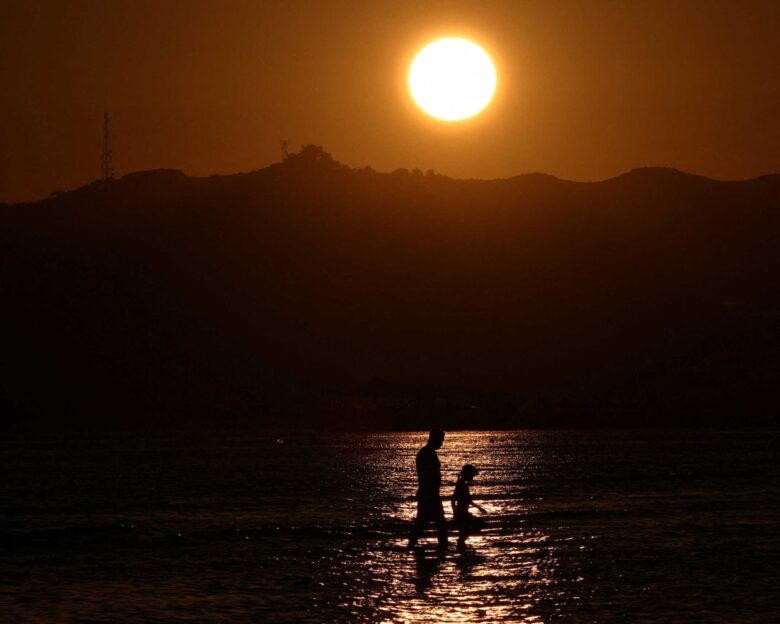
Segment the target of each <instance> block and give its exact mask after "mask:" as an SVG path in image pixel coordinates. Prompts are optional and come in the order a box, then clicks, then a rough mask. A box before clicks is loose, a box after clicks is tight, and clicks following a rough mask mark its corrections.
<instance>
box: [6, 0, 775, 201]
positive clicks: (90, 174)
mask: <svg viewBox="0 0 780 624" xmlns="http://www.w3.org/2000/svg"><path fill="white" fill-rule="evenodd" d="M778 32H780V2H777V1H776V0H766V1H753V2H749V1H745V2H738V1H728V2H727V1H723V0H707V1H698V0H696V1H694V0H674V1H667V0H652V1H647V2H641V1H639V0H635V1H631V2H624V1H620V0H610V1H606V0H589V1H579V0H577V1H574V0H572V1H567V2H563V1H550V0H544V1H529V2H521V1H519V0H517V1H508V2H489V1H480V2H396V1H393V2H390V1H387V2H372V1H368V0H361V1H355V2H344V1H337V0H332V1H327V2H295V1H290V0H286V1H279V2H261V1H259V0H209V1H207V0H127V1H124V0H111V1H104V0H74V1H69V2H66V1H64V0H60V1H56V2H55V1H41V0H10V1H6V2H4V4H3V16H2V19H0V84H2V85H3V89H1V90H0V111H2V115H0V137H2V141H0V201H17V200H24V199H33V198H38V197H43V196H46V195H48V194H49V193H50V192H51V191H53V190H55V189H69V188H73V187H76V186H79V185H81V184H84V183H86V182H89V181H90V180H92V179H94V178H95V177H97V175H98V173H99V167H100V140H101V115H102V111H103V109H104V108H108V109H109V110H110V111H111V113H112V114H113V117H114V121H113V146H114V163H115V167H116V169H117V173H118V174H119V175H121V174H124V173H127V172H129V171H134V170H138V169H150V168H158V167H175V168H180V169H183V170H184V171H185V172H187V173H189V174H193V175H206V174H211V173H230V172H237V171H247V170H251V169H257V168H260V167H264V166H266V165H268V164H270V163H271V162H274V161H276V160H279V157H280V152H279V139H282V138H286V139H289V140H290V142H291V147H293V148H297V147H298V146H299V145H301V144H305V143H316V144H320V145H323V146H325V148H326V149H327V150H329V151H330V152H331V153H332V154H333V155H334V156H335V157H336V158H337V159H339V160H341V161H342V162H345V163H347V164H349V165H352V166H363V165H367V164H370V165H372V166H373V167H374V168H376V169H378V170H392V169H395V168H397V167H409V168H411V167H420V168H422V169H429V168H433V169H435V170H437V171H440V172H442V173H445V174H448V175H452V176H456V177H505V176H510V175H514V174H518V173H525V172H529V171H542V172H545V173H551V174H553V175H557V176H559V177H563V178H569V179H577V180H595V179H603V178H606V177H610V176H613V175H616V174H618V173H621V172H624V171H626V170H628V169H631V168H634V167H638V166H643V165H666V166H672V167H677V168H680V169H684V170H687V171H691V172H694V173H699V174H703V175H707V176H711V177H717V178H745V177H752V176H757V175H761V174H764V173H771V172H777V171H780V80H779V77H780V36H779V35H778ZM446 35H458V36H465V37H469V38H472V39H473V40H474V41H476V42H478V43H479V44H480V45H482V46H483V47H484V48H485V49H486V50H487V51H488V52H489V53H490V54H491V55H492V56H493V58H494V60H495V62H496V65H497V70H498V73H499V88H498V90H497V93H496V97H495V99H494V101H493V103H492V104H491V106H489V107H488V109H486V111H485V112H484V113H482V114H481V115H480V116H478V117H477V118H474V119H472V120H469V121H466V122H461V123H459V124H455V125H453V124H444V123H442V122H437V121H435V120H433V119H431V118H429V117H426V116H425V115H424V114H423V113H421V112H420V111H419V110H417V109H416V108H415V107H414V105H413V104H412V102H411V100H410V98H409V96H408V93H407V92H406V87H405V79H406V70H407V67H408V64H409V62H410V61H411V58H412V57H413V55H414V53H415V52H416V50H417V49H419V48H420V47H421V46H422V45H424V44H425V43H427V42H428V41H430V40H432V39H434V38H436V37H439V36H446Z"/></svg>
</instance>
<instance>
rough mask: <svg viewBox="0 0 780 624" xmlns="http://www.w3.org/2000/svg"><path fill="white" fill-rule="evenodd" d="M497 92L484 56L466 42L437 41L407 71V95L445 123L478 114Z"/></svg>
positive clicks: (484, 54)
mask: <svg viewBox="0 0 780 624" xmlns="http://www.w3.org/2000/svg"><path fill="white" fill-rule="evenodd" d="M495 90H496V70H495V68H494V67H493V62H492V61H491V60H490V57H489V56H488V55H487V53H486V52H485V51H484V50H483V49H482V48H480V47H479V46H478V45H476V44H475V43H472V42H471V41H468V40H467V39H458V38H448V39H439V40H438V41H434V42H433V43H430V44H428V45H427V46H425V47H424V48H423V49H422V50H420V52H418V54H417V56H416V57H415V58H414V61H412V65H411V67H410V68H409V91H410V92H411V94H412V98H413V99H414V101H415V102H416V103H417V105H418V106H419V107H420V108H421V109H422V110H423V111H425V112H426V113H428V114H429V115H431V116H432V117H436V118H437V119H443V120H445V121H458V120H460V119H467V118H469V117H473V116H474V115H476V114H477V113H479V112H480V111H481V110H482V109H483V108H485V106H487V104H488V102H490V100H491V98H492V97H493V92H494V91H495Z"/></svg>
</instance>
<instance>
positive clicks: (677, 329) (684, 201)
mask: <svg viewBox="0 0 780 624" xmlns="http://www.w3.org/2000/svg"><path fill="white" fill-rule="evenodd" d="M779 197H780V175H774V176H765V177H762V178H757V179H754V180H747V181H741V182H719V181H714V180H709V179H707V178H702V177H698V176H693V175H690V174H686V173H682V172H680V171H676V170H673V169H638V170H635V171H632V172H629V173H626V174H624V175H621V176H618V177H616V178H613V179H610V180H607V181H604V182H598V183H579V182H569V181H565V180H558V179H556V178H553V177H550V176H544V175H526V176H517V177H515V178H512V179H508V180H495V181H484V180H453V179H450V178H447V177H444V176H440V175H438V174H435V173H434V172H429V173H423V172H422V171H419V170H418V171H409V170H398V171H395V172H393V173H377V172H375V171H373V170H372V169H353V168H349V167H346V166H344V165H342V164H341V163H339V162H338V161H336V160H335V159H333V158H332V157H331V156H330V155H329V154H328V153H327V152H326V151H324V150H323V149H322V148H319V147H316V146H309V147H307V148H306V149H304V150H302V151H301V152H299V153H296V154H292V155H291V156H290V157H289V158H288V159H287V160H286V161H285V162H283V163H277V164H275V165H272V166H271V167H268V168H266V169H262V170H259V171H256V172H253V173H250V174H241V175H232V176H213V177H204V178H192V177H188V176H186V175H184V174H183V173H181V172H179V171H175V170H167V171H166V170H161V171H148V172H138V173H134V174H131V175H127V176H124V177H123V178H121V179H118V180H114V181H108V182H95V183H93V184H91V185H88V186H86V187H84V188H82V189H79V190H77V191H74V192H71V193H65V194H62V195H60V196H58V197H55V198H51V199H48V200H45V201H42V202H39V203H37V204H26V205H20V206H4V207H2V218H3V219H2V220H3V228H2V230H1V231H0V253H1V256H0V261H1V262H0V283H2V285H3V292H4V294H5V295H6V303H5V305H4V307H3V319H4V326H5V327H9V328H13V331H11V332H8V336H7V339H6V343H5V349H6V358H5V359H4V364H3V369H2V373H3V375H2V382H1V383H2V385H0V402H2V403H4V404H5V406H6V409H5V412H6V413H8V414H18V415H19V416H20V417H21V418H22V420H29V419H30V417H31V415H33V416H36V417H38V416H40V417H45V418H49V417H53V418H54V419H55V420H58V421H60V422H63V421H64V422H69V420H68V419H70V418H75V419H78V420H90V419H93V418H94V419H97V421H98V422H102V421H103V420H104V419H105V418H106V414H110V415H111V416H110V418H111V419H114V420H115V421H117V422H122V423H126V424H148V423H156V424H161V423H162V424H164V423H165V422H167V421H170V422H174V421H175V422H178V423H179V424H184V423H189V424H196V423H197V422H201V421H203V420H204V419H205V421H207V422H209V423H212V424H215V423H216V424H226V425H231V424H232V423H235V422H238V421H241V422H243V423H245V424H256V425H262V424H269V423H273V422H275V423H281V422H285V423H287V424H288V425H289V424H293V423H297V424H307V425H316V426H328V427H335V428H343V427H375V428H419V427H429V426H431V425H432V424H443V425H445V426H448V427H453V426H466V427H485V426H498V425H501V426H510V427H524V426H560V425H575V424H582V425H595V424H617V425H639V424H642V425H654V424H662V423H666V424H668V423H669V422H678V423H679V422H686V423H688V424H707V423H710V424H711V423H713V422H724V421H726V422H731V419H733V418H735V414H738V416H737V417H738V418H739V420H740V423H742V424H747V423H748V422H769V420H770V419H771V418H773V414H774V411H773V407H772V406H773V405H774V401H775V389H776V387H777V383H778V379H777V374H778V371H780V362H778V354H780V345H778V343H777V340H778V335H777V331H776V329H777V326H778V324H779V323H780V319H779V318H778V316H777V315H778V312H777V311H778V300H777V289H776V288H775V283H776V279H777V276H776V272H775V267H776V266H777V263H778V254H779V253H780V251H779V250H778V247H777V244H776V233H777V231H778V218H779V217H780V215H778V212H777V210H776V207H777V204H778V198H779ZM40 387H45V388H47V391H46V392H44V393H41V392H38V391H37V389H38V388H40ZM291 412H292V415H291ZM166 419H168V420H167V421H166ZM436 419H439V420H438V422H437V420H436ZM432 420H433V422H432Z"/></svg>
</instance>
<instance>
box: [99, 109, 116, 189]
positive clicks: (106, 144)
mask: <svg viewBox="0 0 780 624" xmlns="http://www.w3.org/2000/svg"><path fill="white" fill-rule="evenodd" d="M110 119H111V118H110V117H109V116H108V112H105V113H103V156H102V158H101V163H100V174H101V178H102V179H103V180H113V179H114V165H113V163H112V162H111V157H112V156H113V152H112V150H111V142H110V140H109V134H108V122H109V121H110Z"/></svg>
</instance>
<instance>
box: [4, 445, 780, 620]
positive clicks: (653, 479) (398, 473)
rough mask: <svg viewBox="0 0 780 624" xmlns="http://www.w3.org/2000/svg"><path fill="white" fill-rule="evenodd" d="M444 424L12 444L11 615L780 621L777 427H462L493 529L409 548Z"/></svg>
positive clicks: (451, 478) (453, 469) (448, 482)
mask: <svg viewBox="0 0 780 624" xmlns="http://www.w3.org/2000/svg"><path fill="white" fill-rule="evenodd" d="M425 440H426V433H425V432H403V433H323V432H315V431H303V432H301V431H298V432H295V431H282V430H280V431H271V432H267V431H266V432H261V433H252V434H247V433H243V434H238V433H232V434H228V433H214V432H210V433H187V434H185V433H174V432H165V433H115V434H105V433H101V434H90V435H87V434H56V435H55V434H49V435H25V436H20V435H5V436H0V622H283V623H306V622H385V623H389V622H436V623H448V622H452V623H456V622H528V623H530V622H574V623H579V622H589V623H595V622H629V623H631V622H659V623H660V622H663V623H666V624H672V623H675V622H708V623H713V622H714V623H719V622H729V623H732V622H733V623H752V622H755V623H762V624H763V623H768V622H777V621H780V589H778V585H779V581H780V573H779V572H778V569H779V568H780V479H779V478H778V477H779V476H780V468H779V463H778V459H780V457H779V453H778V451H779V449H780V433H779V432H778V431H767V430H730V431H727V430H706V431H703V430H590V431H479V432H476V431H475V432H470V431H463V432H448V433H447V436H446V439H445V441H444V446H443V447H442V449H441V450H440V451H439V457H440V459H441V463H442V474H443V487H442V496H443V497H445V509H447V516H448V518H449V517H450V515H451V514H450V510H449V503H448V501H446V497H448V496H450V495H451V493H452V490H453V488H454V485H455V480H456V477H457V473H458V471H459V470H460V468H461V467H462V466H463V464H464V463H471V464H474V465H475V466H477V467H478V468H479V470H480V474H479V476H478V477H477V478H476V479H475V481H474V483H473V485H472V487H471V491H472V494H473V496H474V498H475V500H476V501H477V502H478V503H480V504H481V505H482V506H483V507H484V508H485V510H486V511H487V514H486V515H484V518H485V522H486V524H485V528H484V530H483V531H482V532H481V533H479V534H477V535H474V536H472V537H470V538H469V540H468V543H467V545H468V547H467V549H466V550H463V551H459V550H457V549H456V548H455V547H454V546H455V532H454V529H453V530H452V532H451V533H450V541H451V544H452V547H451V548H450V549H448V550H447V551H446V552H441V551H437V550H436V549H435V548H434V546H435V541H436V540H435V535H434V531H433V527H431V529H430V530H429V531H428V532H427V533H426V534H425V535H424V536H423V538H422V540H421V548H419V549H417V550H414V551H409V550H407V549H406V542H407V535H408V532H409V528H410V525H411V521H412V519H413V517H414V513H415V501H414V493H415V488H416V477H415V468H414V458H415V453H416V452H417V450H418V449H419V448H420V447H421V446H422V445H423V444H424V443H425Z"/></svg>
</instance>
